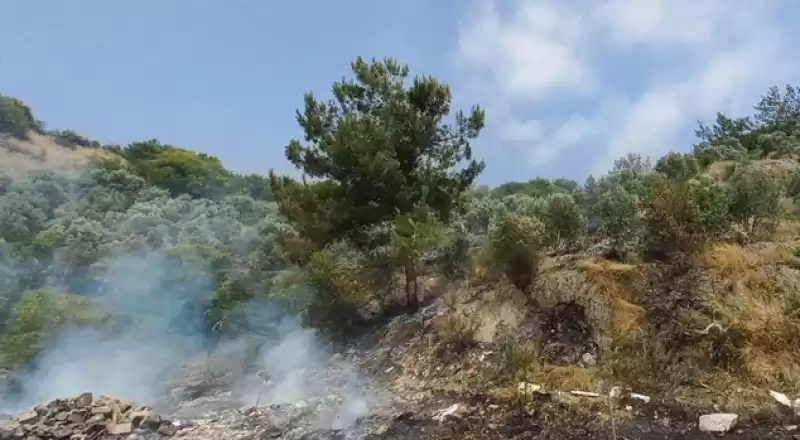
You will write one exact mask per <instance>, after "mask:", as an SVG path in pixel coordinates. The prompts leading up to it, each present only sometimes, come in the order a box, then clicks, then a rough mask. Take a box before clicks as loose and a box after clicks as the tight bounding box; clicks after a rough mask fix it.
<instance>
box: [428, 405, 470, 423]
mask: <svg viewBox="0 0 800 440" xmlns="http://www.w3.org/2000/svg"><path fill="white" fill-rule="evenodd" d="M462 412H463V409H462V408H461V405H459V404H457V403H454V404H452V405H451V406H450V407H448V408H447V409H444V410H441V411H438V413H437V414H436V415H435V416H433V419H434V420H436V421H439V422H444V421H445V420H448V419H460V418H461V413H462Z"/></svg>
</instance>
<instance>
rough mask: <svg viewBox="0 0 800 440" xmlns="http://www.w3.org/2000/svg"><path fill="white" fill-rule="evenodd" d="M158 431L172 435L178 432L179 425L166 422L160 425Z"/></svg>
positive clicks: (168, 435)
mask: <svg viewBox="0 0 800 440" xmlns="http://www.w3.org/2000/svg"><path fill="white" fill-rule="evenodd" d="M158 433H159V434H161V435H163V436H167V437H172V436H173V435H175V434H177V433H178V427H177V426H175V425H173V424H171V423H165V424H163V425H161V426H159V427H158Z"/></svg>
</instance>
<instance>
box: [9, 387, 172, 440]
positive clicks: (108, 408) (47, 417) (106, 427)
mask: <svg viewBox="0 0 800 440" xmlns="http://www.w3.org/2000/svg"><path fill="white" fill-rule="evenodd" d="M134 408H136V409H134ZM135 430H137V431H136V433H134V431H135ZM148 432H149V433H152V434H148ZM156 432H158V434H160V436H159V435H158V434H156ZM176 432H177V428H175V427H172V424H171V423H170V422H169V421H167V420H162V419H161V417H160V416H159V415H158V414H157V413H156V412H155V411H154V410H153V409H151V408H149V407H143V406H137V405H136V404H135V403H133V402H129V401H125V400H119V399H115V398H113V397H110V396H101V397H100V398H98V399H96V400H95V399H94V398H93V396H92V395H91V394H90V393H84V394H81V395H80V396H77V397H74V398H69V399H56V400H53V401H51V402H49V403H47V404H42V405H38V406H36V407H35V408H34V409H31V410H28V411H26V412H24V413H22V414H20V415H19V416H17V417H16V419H15V420H8V421H3V422H2V423H0V439H3V440H6V439H8V440H36V439H38V440H89V439H92V440H95V439H109V440H110V439H114V440H122V439H126V440H134V439H136V438H139V439H140V440H141V439H143V438H147V439H154V438H159V437H163V436H172V435H175V433H176ZM152 435H156V437H153V436H152Z"/></svg>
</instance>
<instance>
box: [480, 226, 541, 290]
mask: <svg viewBox="0 0 800 440" xmlns="http://www.w3.org/2000/svg"><path fill="white" fill-rule="evenodd" d="M544 239H545V226H544V224H543V223H542V222H541V221H539V219H537V218H535V217H527V216H523V215H519V214H514V213H508V214H505V215H501V216H499V218H497V219H496V222H495V224H494V225H493V227H492V231H491V233H490V239H489V250H490V254H491V261H492V264H493V265H494V267H495V268H496V269H499V270H501V271H502V272H503V273H505V275H506V276H507V277H508V279H509V280H510V281H511V282H512V283H513V284H514V285H515V286H517V287H518V288H520V289H525V288H527V287H528V286H529V285H530V284H531V283H532V282H533V280H534V278H535V276H536V272H537V270H538V266H539V258H540V252H541V250H542V245H543V241H544Z"/></svg>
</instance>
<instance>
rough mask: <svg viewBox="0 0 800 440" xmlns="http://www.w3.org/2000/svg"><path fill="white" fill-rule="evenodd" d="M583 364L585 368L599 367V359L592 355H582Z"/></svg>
mask: <svg viewBox="0 0 800 440" xmlns="http://www.w3.org/2000/svg"><path fill="white" fill-rule="evenodd" d="M581 363H582V364H583V366H584V367H593V366H595V365H597V358H596V357H595V356H594V355H593V354H591V353H584V354H582V355H581Z"/></svg>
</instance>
